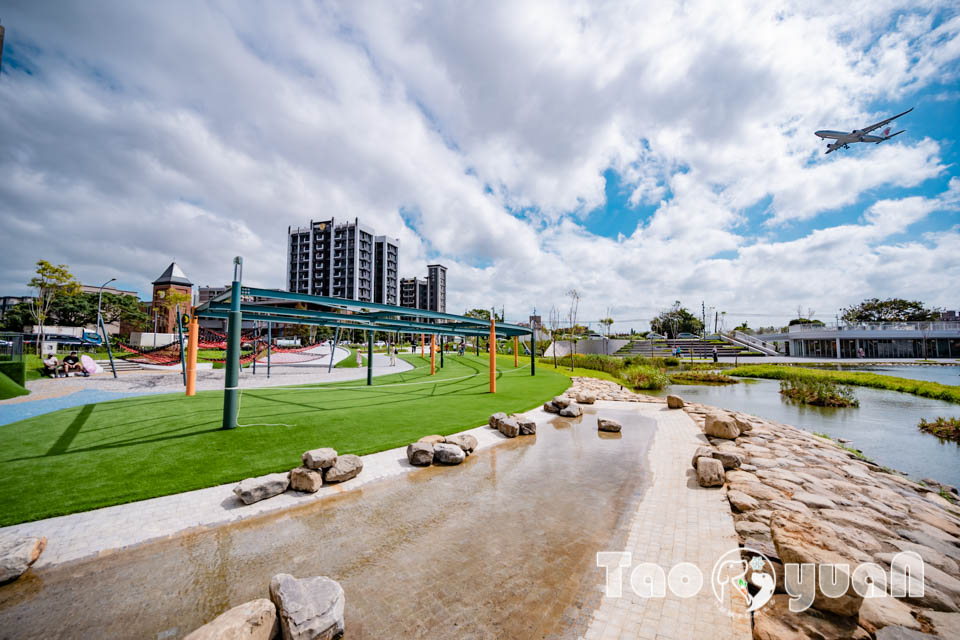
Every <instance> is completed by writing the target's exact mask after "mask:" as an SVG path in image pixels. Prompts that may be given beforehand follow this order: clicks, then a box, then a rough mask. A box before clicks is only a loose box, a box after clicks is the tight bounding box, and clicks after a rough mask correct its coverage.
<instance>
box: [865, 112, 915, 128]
mask: <svg viewBox="0 0 960 640" xmlns="http://www.w3.org/2000/svg"><path fill="white" fill-rule="evenodd" d="M913 109H914V107H910V108H909V109H907V110H906V111H904V112H903V113H898V114H897V115H895V116H893V117H892V118H887V119H886V120H884V121H883V122H878V123H877V124H872V125H870V126H869V127H864V128H863V129H861V130H860V131H862V132H863V133H870V132H871V131H873V130H874V129H878V128H880V127H882V126H883V125H885V124H887V123H888V122H893V121H894V120H896V119H897V118H899V117H900V116H905V115H907V114H908V113H910V112H911V111H913Z"/></svg>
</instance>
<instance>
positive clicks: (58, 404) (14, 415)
mask: <svg viewBox="0 0 960 640" xmlns="http://www.w3.org/2000/svg"><path fill="white" fill-rule="evenodd" d="M145 395H151V394H149V393H144V392H136V391H133V392H121V391H98V390H95V389H84V390H83V391H77V392H74V393H71V394H70V395H66V396H61V397H59V398H47V399H45V400H32V401H30V400H28V401H25V402H15V403H13V404H0V426H3V425H6V424H10V423H12V422H19V421H20V420H24V419H26V418H32V417H33V416H39V415H43V414H44V413H50V412H51V411H59V410H60V409H69V408H70V407H79V406H80V405H84V404H93V403H96V402H107V401H108V400H117V399H119V398H131V397H133V396H145Z"/></svg>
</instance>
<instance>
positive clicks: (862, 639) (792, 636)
mask: <svg viewBox="0 0 960 640" xmlns="http://www.w3.org/2000/svg"><path fill="white" fill-rule="evenodd" d="M877 637H878V639H879V636H877ZM753 638H754V640H809V639H810V638H850V639H855V640H869V639H870V634H869V633H867V632H866V631H864V630H863V629H861V628H860V627H859V626H858V625H857V619H856V618H844V617H841V616H836V615H832V614H829V613H823V612H821V611H817V610H816V609H807V610H806V611H804V612H802V613H794V612H793V611H790V596H788V595H784V594H778V595H775V596H773V597H772V598H771V599H770V601H769V602H768V603H767V604H765V605H763V606H762V607H760V608H759V609H757V610H756V611H754V612H753Z"/></svg>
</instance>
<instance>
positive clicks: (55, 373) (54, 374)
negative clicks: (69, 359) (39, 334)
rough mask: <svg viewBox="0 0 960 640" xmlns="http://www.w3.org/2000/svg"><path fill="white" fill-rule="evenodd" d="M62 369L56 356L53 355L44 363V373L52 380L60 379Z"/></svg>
mask: <svg viewBox="0 0 960 640" xmlns="http://www.w3.org/2000/svg"><path fill="white" fill-rule="evenodd" d="M60 369H61V367H60V361H59V360H57V356H56V354H53V353H51V354H50V355H49V356H47V358H46V359H45V360H44V361H43V372H44V373H45V374H47V375H48V376H50V377H51V378H58V377H60Z"/></svg>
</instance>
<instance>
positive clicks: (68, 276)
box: [27, 260, 80, 353]
mask: <svg viewBox="0 0 960 640" xmlns="http://www.w3.org/2000/svg"><path fill="white" fill-rule="evenodd" d="M27 286H28V287H31V288H32V289H33V290H34V292H35V293H36V295H35V296H34V298H33V300H31V301H30V315H31V317H32V318H33V320H34V323H35V324H36V325H38V326H39V327H40V329H39V333H40V340H37V353H40V343H41V341H42V340H43V337H44V333H45V332H44V328H43V326H44V325H45V324H46V322H47V319H48V318H49V317H50V307H51V306H52V305H53V302H54V300H56V299H57V298H58V297H59V296H72V295H76V294H78V293H80V283H79V282H77V279H76V278H74V277H73V274H72V273H70V269H69V268H68V267H67V265H65V264H60V265H56V266H54V265H52V264H50V263H49V262H47V261H46V260H38V261H37V275H35V276H34V277H33V278H31V279H30V282H28V283H27Z"/></svg>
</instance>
